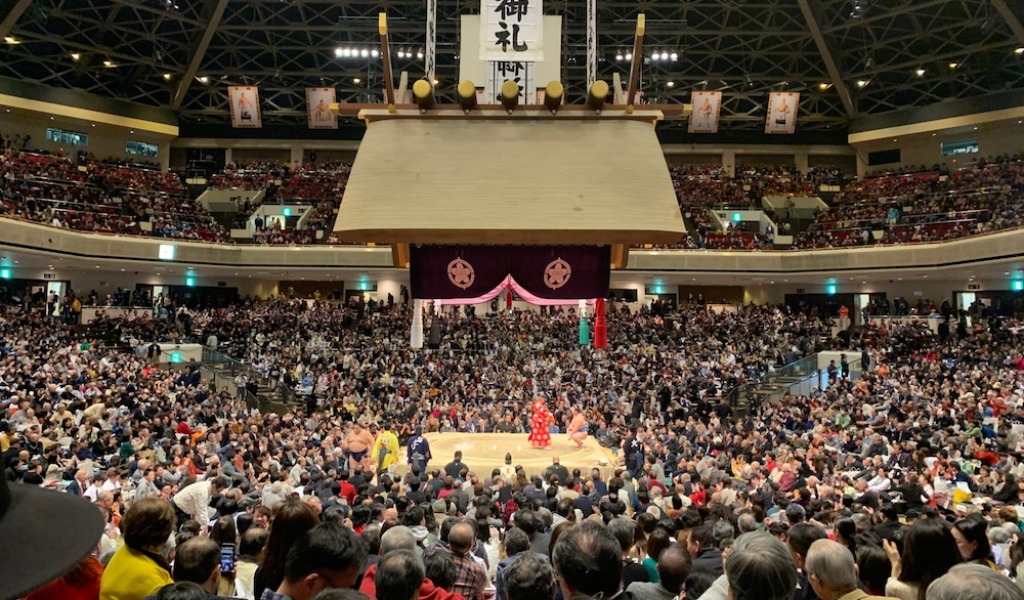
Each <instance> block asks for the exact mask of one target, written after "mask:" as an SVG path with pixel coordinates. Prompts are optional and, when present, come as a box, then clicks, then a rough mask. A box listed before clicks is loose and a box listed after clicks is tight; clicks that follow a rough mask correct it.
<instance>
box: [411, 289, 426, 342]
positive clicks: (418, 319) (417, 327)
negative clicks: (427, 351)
mask: <svg viewBox="0 0 1024 600" xmlns="http://www.w3.org/2000/svg"><path fill="white" fill-rule="evenodd" d="M409 347H410V348H422V347H423V301H422V300H413V301H412V331H411V332H410V334H409Z"/></svg>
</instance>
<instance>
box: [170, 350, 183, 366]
mask: <svg viewBox="0 0 1024 600" xmlns="http://www.w3.org/2000/svg"><path fill="white" fill-rule="evenodd" d="M171 362H172V363H180V362H181V352H171Z"/></svg>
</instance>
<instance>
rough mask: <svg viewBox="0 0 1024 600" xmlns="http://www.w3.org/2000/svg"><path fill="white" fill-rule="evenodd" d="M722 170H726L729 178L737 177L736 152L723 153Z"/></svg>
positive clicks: (727, 151) (724, 151)
mask: <svg viewBox="0 0 1024 600" xmlns="http://www.w3.org/2000/svg"><path fill="white" fill-rule="evenodd" d="M722 168H723V169H724V170H725V174H726V176H728V177H735V176H736V151H735V150H723V151H722Z"/></svg>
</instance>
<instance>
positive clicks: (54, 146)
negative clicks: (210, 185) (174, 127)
mask: <svg viewBox="0 0 1024 600" xmlns="http://www.w3.org/2000/svg"><path fill="white" fill-rule="evenodd" d="M7 110H11V112H10V113H8V112H6V111H7ZM2 111H3V112H0V133H2V134H4V135H5V136H8V135H14V134H20V135H21V136H22V137H24V136H25V135H26V134H28V135H31V136H32V142H31V144H30V145H29V148H30V149H37V150H38V149H41V150H46V151H48V152H54V153H60V154H63V155H67V156H71V157H74V156H76V154H77V153H78V151H79V150H83V151H85V152H89V153H91V154H93V155H94V156H96V158H98V159H104V158H109V157H114V158H119V159H132V160H136V161H139V162H143V161H145V162H155V163H160V164H161V165H163V166H164V167H166V166H167V164H168V162H169V160H170V143H171V139H172V138H171V137H170V136H166V135H160V134H157V133H152V132H144V131H140V130H133V129H128V128H123V127H116V126H113V125H105V124H102V123H99V124H97V123H93V122H90V121H83V120H79V119H72V118H68V117H61V116H53V115H46V114H41V113H35V112H29V111H25V110H19V109H6V108H4V109H2ZM51 127H52V128H56V129H62V130H65V131H76V132H79V133H84V134H87V135H88V136H89V143H88V145H87V146H70V145H66V144H58V143H54V142H50V141H47V139H46V130H47V129H48V128H51ZM128 140H132V141H140V142H147V143H150V144H156V145H157V147H158V150H157V156H156V157H155V158H153V157H146V156H137V155H133V154H128V153H127V152H125V144H126V142H127V141H128Z"/></svg>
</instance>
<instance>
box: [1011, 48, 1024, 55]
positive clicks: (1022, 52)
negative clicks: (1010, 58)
mask: <svg viewBox="0 0 1024 600" xmlns="http://www.w3.org/2000/svg"><path fill="white" fill-rule="evenodd" d="M1013 53H1014V54H1016V55H1017V56H1020V55H1021V54H1024V46H1021V47H1020V48H1017V49H1016V50H1014V51H1013Z"/></svg>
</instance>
